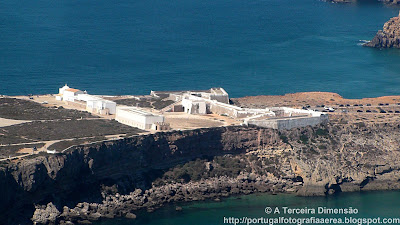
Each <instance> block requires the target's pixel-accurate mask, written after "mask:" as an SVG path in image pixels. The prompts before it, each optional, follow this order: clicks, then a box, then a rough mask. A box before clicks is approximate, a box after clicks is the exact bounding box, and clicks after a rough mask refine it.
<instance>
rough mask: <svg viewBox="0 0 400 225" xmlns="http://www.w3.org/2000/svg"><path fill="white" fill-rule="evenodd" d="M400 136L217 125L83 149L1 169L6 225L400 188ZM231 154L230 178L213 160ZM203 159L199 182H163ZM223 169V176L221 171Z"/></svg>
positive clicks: (391, 127)
mask: <svg viewBox="0 0 400 225" xmlns="http://www.w3.org/2000/svg"><path fill="white" fill-rule="evenodd" d="M399 131H400V124H363V123H356V124H346V123H343V122H338V123H335V124H327V125H321V126H319V127H313V128H312V127H306V128H301V129H300V128H299V129H292V130H290V131H281V132H278V131H275V130H270V129H262V128H255V127H218V128H210V129H198V130H191V131H175V132H168V133H156V134H153V135H146V136H137V137H132V138H128V139H124V140H117V141H113V142H106V143H103V144H96V145H91V146H82V147H77V148H76V149H73V150H71V151H69V152H67V153H66V154H64V155H48V156H40V157H37V158H34V159H29V160H24V161H21V162H18V163H16V164H11V165H8V166H4V167H3V168H1V170H0V212H1V215H0V221H5V224H17V223H16V221H18V223H19V222H20V221H19V220H17V218H18V219H21V218H27V217H29V218H32V219H33V220H35V222H41V223H49V222H51V221H53V223H61V222H62V221H77V220H95V219H99V218H101V217H108V218H112V217H114V216H129V217H131V216H132V213H133V211H134V210H136V209H141V208H147V209H148V210H150V211H151V210H153V209H154V208H157V207H160V206H161V205H162V204H165V203H167V202H174V201H193V200H202V199H205V198H217V197H220V196H227V195H230V194H240V193H246V194H248V193H253V192H268V191H271V192H277V191H280V192H297V194H299V195H304V196H314V195H318V196H321V195H327V194H333V193H337V192H341V191H345V192H347V191H360V190H381V189H384V190H388V189H400V183H399V179H400V157H399V156H400V151H399V147H398V146H400V145H399V144H400V143H399V142H400V132H399ZM227 154H228V155H231V156H230V157H233V159H234V160H238V161H237V162H238V163H237V164H236V165H239V166H238V167H237V168H234V169H231V170H228V172H227V171H225V170H221V168H222V167H224V168H228V169H229V167H233V166H234V165H233V164H231V163H230V162H231V161H226V160H225V159H224V158H225V157H223V158H222V161H221V160H219V161H218V160H217V161H216V160H214V159H213V157H216V156H223V155H227ZM196 158H202V159H204V161H199V163H194V164H193V165H196V166H200V167H199V168H203V169H204V168H205V169H204V172H201V173H197V174H196V176H197V179H193V176H192V177H191V176H189V175H190V172H188V174H189V175H188V174H184V175H183V176H177V177H178V178H179V177H183V178H185V179H181V180H168V182H164V183H163V182H162V181H163V180H165V179H166V177H167V178H168V177H172V175H173V174H172V175H171V173H173V171H175V170H172V172H171V171H170V172H167V173H165V172H166V171H169V170H170V169H171V168H175V167H179V166H178V165H180V164H185V163H186V164H187V163H189V162H193V161H192V160H194V159H196ZM232 162H234V161H232ZM202 163H203V164H204V165H203V164H202ZM224 164H225V165H224ZM240 165H245V166H240ZM203 166H204V167H203ZM185 168H186V170H187V171H190V170H191V168H190V167H189V166H188V167H185ZM196 168H197V167H196ZM219 168H220V171H222V173H214V171H216V170H218V169H219ZM176 171H178V172H179V171H182V168H181V167H179V170H176ZM163 174H167V175H168V176H165V175H163ZM212 174H214V175H212ZM186 178H187V179H186ZM200 178H203V179H200ZM156 181H160V182H156ZM156 183H158V185H156ZM111 189H113V190H112V191H110V190H111ZM79 202H81V203H79ZM50 203H51V204H50ZM78 203H79V204H78ZM34 204H35V205H36V206H35V205H34ZM35 210H36V213H35V214H34V211H35ZM54 214H57V216H54ZM27 215H28V216H27Z"/></svg>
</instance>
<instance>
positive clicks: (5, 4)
mask: <svg viewBox="0 0 400 225" xmlns="http://www.w3.org/2000/svg"><path fill="white" fill-rule="evenodd" d="M399 9H400V8H398V7H388V6H384V5H383V4H380V3H375V2H373V1H367V2H365V1H364V3H362V4H343V5H342V4H332V3H327V2H323V1H318V0H231V1H227V0H201V1H199V0H168V1H164V0H96V1H92V0H79V1H78V0H68V1H64V0H61V1H51V0H36V1H31V0H18V1H16V0H1V1H0V94H7V95H20V94H30V93H33V94H44V93H56V92H57V91H58V88H59V87H60V86H62V85H64V84H65V83H68V85H70V86H72V87H75V88H79V89H83V90H87V91H88V92H89V93H92V94H147V93H149V92H150V90H177V89H206V88H209V87H213V86H222V87H224V88H225V89H226V90H227V91H228V92H229V93H230V94H231V96H232V97H240V96H246V95H262V94H284V93H292V92H299V91H332V92H337V93H339V94H341V95H342V96H344V97H348V98H360V97H370V96H371V97H372V96H380V95H395V94H400V63H399V60H400V50H379V49H370V48H365V47H361V46H360V45H359V43H360V42H359V40H369V39H372V38H373V37H374V35H375V33H376V31H378V30H379V29H381V28H382V26H383V24H384V22H386V21H387V20H388V19H389V18H391V17H393V16H396V15H397V14H398V12H399Z"/></svg>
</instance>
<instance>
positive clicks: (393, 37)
mask: <svg viewBox="0 0 400 225" xmlns="http://www.w3.org/2000/svg"><path fill="white" fill-rule="evenodd" d="M364 46H366V47H373V48H400V15H399V16H398V17H393V18H391V19H390V20H389V21H388V22H386V23H385V25H384V26H383V30H379V31H378V33H377V34H376V35H375V37H374V39H372V40H371V41H370V42H367V43H365V44H364Z"/></svg>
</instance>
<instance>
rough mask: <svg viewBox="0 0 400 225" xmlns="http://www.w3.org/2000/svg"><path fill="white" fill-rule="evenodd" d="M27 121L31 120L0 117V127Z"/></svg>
mask: <svg viewBox="0 0 400 225" xmlns="http://www.w3.org/2000/svg"><path fill="white" fill-rule="evenodd" d="M27 122H31V121H29V120H11V119H5V118H0V127H7V126H12V125H16V124H21V123H27Z"/></svg>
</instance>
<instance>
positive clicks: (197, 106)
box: [182, 94, 207, 115]
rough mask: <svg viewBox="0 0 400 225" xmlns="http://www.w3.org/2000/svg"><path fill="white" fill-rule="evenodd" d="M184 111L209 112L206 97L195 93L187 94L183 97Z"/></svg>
mask: <svg viewBox="0 0 400 225" xmlns="http://www.w3.org/2000/svg"><path fill="white" fill-rule="evenodd" d="M182 107H183V111H184V112H185V113H188V114H200V115H204V114H207V104H206V101H205V99H203V98H200V97H196V96H193V95H189V94H185V95H184V96H183V97H182Z"/></svg>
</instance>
